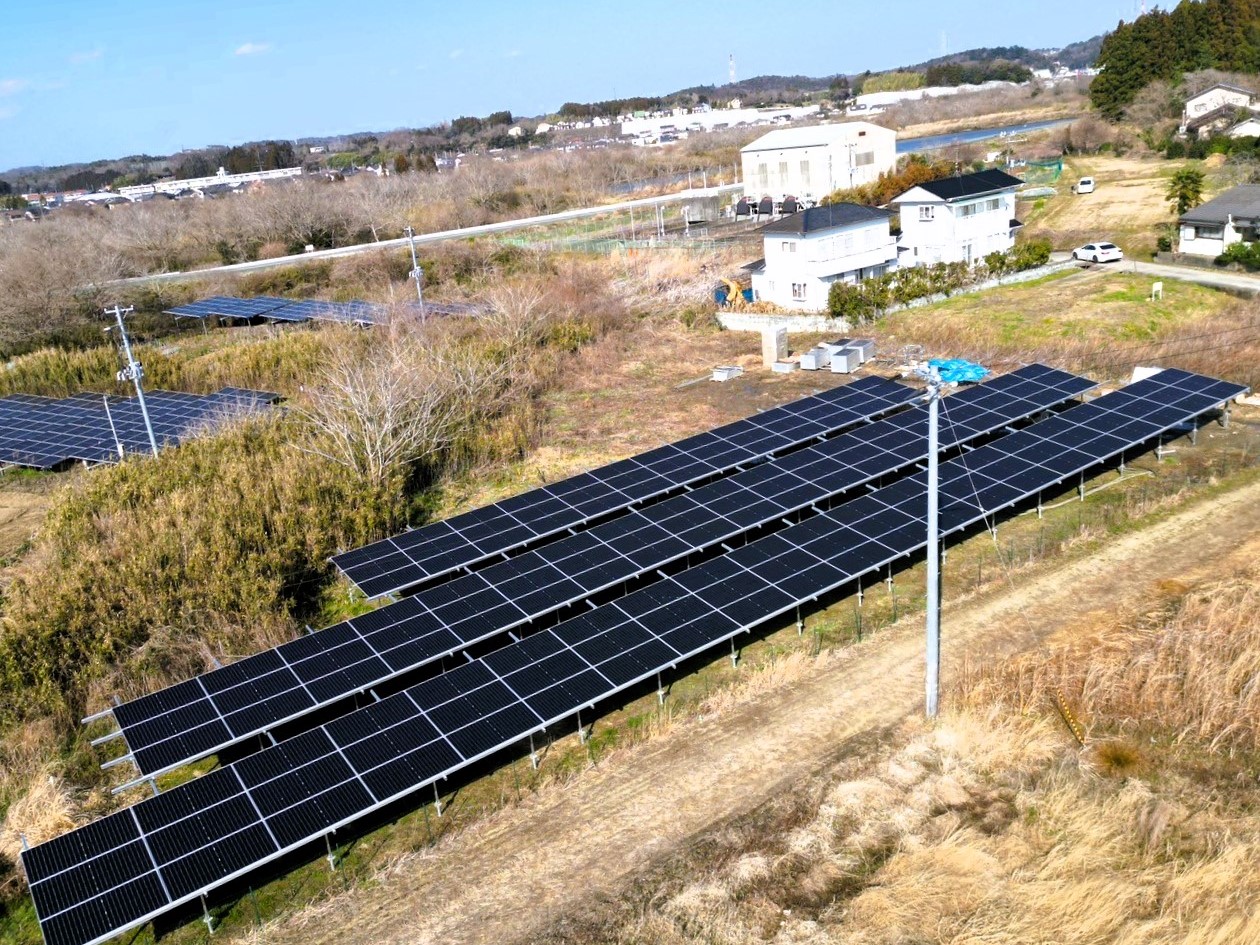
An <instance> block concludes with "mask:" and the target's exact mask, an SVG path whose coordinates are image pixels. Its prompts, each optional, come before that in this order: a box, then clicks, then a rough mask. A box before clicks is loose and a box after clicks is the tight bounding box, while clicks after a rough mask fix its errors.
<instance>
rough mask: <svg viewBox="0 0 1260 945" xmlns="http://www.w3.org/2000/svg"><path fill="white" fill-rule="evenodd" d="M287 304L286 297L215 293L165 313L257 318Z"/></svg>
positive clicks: (181, 316) (205, 316) (178, 315)
mask: <svg viewBox="0 0 1260 945" xmlns="http://www.w3.org/2000/svg"><path fill="white" fill-rule="evenodd" d="M288 304H289V300H288V299H281V298H274V297H272V296H266V295H261V296H256V297H254V298H247V299H240V298H233V297H231V296H225V295H216V296H214V297H213V298H209V299H201V300H199V301H197V302H190V303H188V304H187V305H177V306H175V307H174V308H169V309H167V310H166V314H168V315H174V316H175V317H176V318H209V317H211V316H219V317H220V318H257V317H258V316H260V315H264V314H266V313H267V312H270V311H272V310H273V309H278V308H281V307H282V306H285V305H288Z"/></svg>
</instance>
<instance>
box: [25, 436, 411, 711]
mask: <svg viewBox="0 0 1260 945" xmlns="http://www.w3.org/2000/svg"><path fill="white" fill-rule="evenodd" d="M286 426H287V421H285V420H283V419H280V418H274V417H273V418H268V419H264V420H256V421H252V422H247V423H243V424H240V425H238V426H236V427H235V428H233V429H231V430H229V431H228V432H225V433H224V434H222V435H219V436H215V437H207V438H204V439H199V440H193V441H191V442H190V443H188V444H186V445H184V446H182V447H180V448H178V449H172V450H167V451H165V452H163V453H162V454H161V455H160V456H159V457H157V458H156V459H150V458H145V459H138V460H134V461H129V462H126V463H122V464H120V465H119V466H117V467H113V468H109V469H98V470H96V471H95V472H94V473H93V474H92V475H90V476H84V477H82V479H80V480H79V481H78V482H77V483H75V484H74V485H73V486H72V487H69V488H66V489H65V490H63V491H62V492H61V493H60V494H59V495H58V497H57V499H56V501H55V502H54V503H53V506H52V508H51V509H50V510H49V513H48V517H47V520H46V522H45V525H44V529H43V533H42V534H41V536H40V539H39V540H38V542H37V544H36V548H35V550H34V552H33V554H34V556H35V558H34V562H33V565H34V566H28V567H25V568H24V569H23V570H22V571H21V572H20V573H19V574H18V575H17V577H16V579H15V580H14V582H13V584H12V586H11V587H10V588H9V591H8V594H7V601H6V604H7V607H6V611H7V612H6V614H5V618H4V624H3V633H2V634H0V693H3V694H4V695H3V696H0V700H4V701H0V719H11V718H22V717H26V716H28V715H31V714H34V713H44V712H54V713H57V714H61V715H64V714H66V713H69V714H71V715H74V714H78V713H80V712H81V711H83V708H84V705H85V700H86V696H87V693H88V689H89V686H90V685H91V684H92V683H93V682H94V681H96V680H101V679H104V678H108V677H109V676H110V675H111V674H120V675H121V676H122V677H123V678H126V679H127V680H131V681H139V680H143V679H145V678H146V677H152V676H157V677H159V678H162V679H169V678H173V677H175V676H179V675H183V674H186V673H188V672H191V671H194V670H196V669H199V668H201V664H202V662H203V657H202V656H201V654H202V653H203V652H205V649H204V648H208V650H209V651H210V652H217V651H222V652H227V653H243V652H250V651H252V650H254V649H257V648H259V646H261V645H265V644H266V643H272V642H276V641H278V640H279V639H282V638H283V637H284V636H286V635H288V634H289V633H291V632H292V630H293V628H294V626H295V621H297V620H300V619H301V618H302V617H303V616H304V615H305V614H307V613H309V612H310V611H311V610H312V608H313V607H314V602H315V600H316V598H317V595H318V593H319V591H320V589H321V587H322V586H323V584H324V583H325V582H326V581H328V580H329V579H330V577H331V575H330V565H329V564H328V562H327V559H328V556H329V555H331V554H334V553H335V552H336V551H337V550H338V549H340V548H348V547H353V546H356V545H360V544H363V543H364V542H366V541H368V540H370V539H373V538H376V537H379V536H380V535H381V534H383V533H385V532H387V531H389V530H391V529H394V528H395V527H397V526H398V525H399V524H400V523H401V519H402V512H403V503H402V489H401V483H397V482H395V483H391V484H389V485H387V486H382V487H380V488H378V489H373V488H371V487H370V486H369V485H368V484H366V483H365V482H364V481H363V480H362V479H360V478H359V477H357V476H355V475H353V474H352V473H351V472H350V471H349V470H347V469H345V468H343V467H341V466H338V465H336V464H334V463H330V462H327V461H326V460H324V459H322V458H319V457H317V456H315V455H313V454H310V453H307V452H304V451H302V450H301V449H296V448H294V445H293V436H292V433H291V432H290V431H288V430H287V429H286ZM229 510H230V514H225V513H227V512H228V511H229ZM158 641H160V643H159V642H158ZM150 643H154V645H149V644H150Z"/></svg>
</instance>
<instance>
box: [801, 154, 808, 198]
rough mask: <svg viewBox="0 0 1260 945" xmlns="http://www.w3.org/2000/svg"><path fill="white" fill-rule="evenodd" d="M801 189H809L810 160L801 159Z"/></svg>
mask: <svg viewBox="0 0 1260 945" xmlns="http://www.w3.org/2000/svg"><path fill="white" fill-rule="evenodd" d="M801 190H802V191H808V190H809V161H801Z"/></svg>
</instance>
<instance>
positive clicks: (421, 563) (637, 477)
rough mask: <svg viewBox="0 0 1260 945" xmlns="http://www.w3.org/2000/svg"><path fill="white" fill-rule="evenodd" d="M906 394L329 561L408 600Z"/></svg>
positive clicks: (547, 491)
mask: <svg viewBox="0 0 1260 945" xmlns="http://www.w3.org/2000/svg"><path fill="white" fill-rule="evenodd" d="M915 396H917V395H916V394H915V392H914V391H913V390H912V389H911V388H909V387H906V386H905V385H902V384H897V383H894V382H893V381H886V380H883V379H882V378H876V377H867V378H863V379H861V380H859V381H856V382H854V383H852V384H848V385H846V386H844V387H837V388H835V389H834V390H831V391H828V392H826V393H824V394H819V395H817V396H815V397H809V398H805V399H804V400H799V401H795V402H793V403H790V404H786V405H785V406H782V407H776V408H774V409H773V410H767V411H765V412H764V413H760V414H757V415H756V416H754V417H749V418H748V419H746V420H739V421H736V422H735V423H732V424H728V425H726V426H724V427H719V428H717V429H716V430H713V431H711V432H708V433H702V434H700V435H699V436H694V437H690V438H688V439H685V440H682V441H680V442H678V443H672V444H669V445H667V446H662V447H660V448H659V449H655V450H652V451H650V452H647V453H644V454H642V455H640V456H635V457H632V458H630V459H625V460H622V461H621V462H617V463H612V464H611V465H608V466H604V467H601V468H600V469H596V470H594V471H592V472H589V473H582V474H581V475H578V476H574V477H572V478H570V479H565V480H562V481H560V482H556V483H553V484H551V485H548V486H545V487H543V488H541V489H534V490H532V491H530V492H526V493H524V494H522V495H518V496H514V497H513V498H511V499H507V500H505V501H503V502H499V503H497V504H495V505H491V506H487V507H485V508H480V509H476V510H474V511H472V512H466V513H464V514H463V515H457V516H455V517H454V518H451V519H447V520H445V521H441V522H436V523H434V524H432V525H426V526H424V527H422V528H417V529H415V530H414V531H410V532H406V533H404V534H402V535H397V536H395V537H393V538H387V539H385V540H383V541H378V542H375V543H373V544H371V545H367V546H365V547H363V548H358V549H356V550H354V551H348V552H346V553H344V554H340V555H337V556H336V557H334V558H333V563H334V564H336V565H337V567H338V568H340V569H341V570H342V571H343V572H344V573H345V574H346V576H347V577H349V578H350V580H351V581H353V582H354V583H355V584H357V585H358V586H359V588H360V589H361V590H362V591H363V592H364V593H365V594H367V595H368V597H380V596H382V595H385V594H391V593H396V592H398V591H402V590H406V589H407V588H409V587H412V586H414V585H416V584H420V583H423V582H424V581H426V580H429V579H432V578H438V577H442V576H444V575H447V574H451V573H453V572H455V571H458V570H459V569H460V568H463V567H465V566H468V565H471V564H476V563H478V562H480V561H485V560H487V559H489V558H492V557H495V556H497V555H499V554H502V553H504V552H509V551H513V550H515V549H517V548H520V547H522V546H524V545H527V544H529V543H531V542H534V541H538V540H540V539H543V538H546V537H548V536H551V535H556V534H559V533H562V532H564V531H565V530H567V529H569V528H574V527H579V526H582V525H583V524H585V523H587V522H589V521H591V520H593V519H598V518H601V517H603V516H605V515H609V514H612V513H614V512H619V511H623V510H625V509H627V508H630V507H631V506H633V505H636V504H639V503H641V502H644V501H647V500H649V499H653V498H655V497H658V496H661V495H664V494H667V493H669V492H672V491H677V490H679V489H681V488H682V487H683V486H686V485H689V484H691V483H695V482H698V481H701V480H704V479H709V478H712V477H714V476H717V475H720V474H723V473H726V472H729V471H730V470H732V469H734V468H735V467H736V466H737V465H741V464H747V463H753V462H758V461H761V460H763V459H766V458H768V457H770V456H773V455H776V454H778V453H781V452H783V451H784V450H787V449H790V448H792V447H794V446H799V445H800V444H803V443H807V442H809V441H810V440H812V439H814V438H815V437H819V436H824V435H827V434H830V433H834V432H836V431H838V430H841V429H843V428H845V427H849V426H853V425H854V424H856V423H859V422H861V421H863V420H866V419H869V418H872V417H875V416H879V415H881V414H884V413H887V412H889V411H890V410H892V409H894V408H896V407H898V406H900V405H902V404H905V403H908V402H909V401H910V400H912V399H913V398H914V397H915Z"/></svg>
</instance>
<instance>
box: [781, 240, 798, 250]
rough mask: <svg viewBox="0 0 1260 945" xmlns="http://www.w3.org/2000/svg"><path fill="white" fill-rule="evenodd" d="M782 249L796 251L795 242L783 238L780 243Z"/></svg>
mask: <svg viewBox="0 0 1260 945" xmlns="http://www.w3.org/2000/svg"><path fill="white" fill-rule="evenodd" d="M782 249H783V252H785V253H794V252H796V243H795V242H793V241H792V240H784V241H783V244H782Z"/></svg>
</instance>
